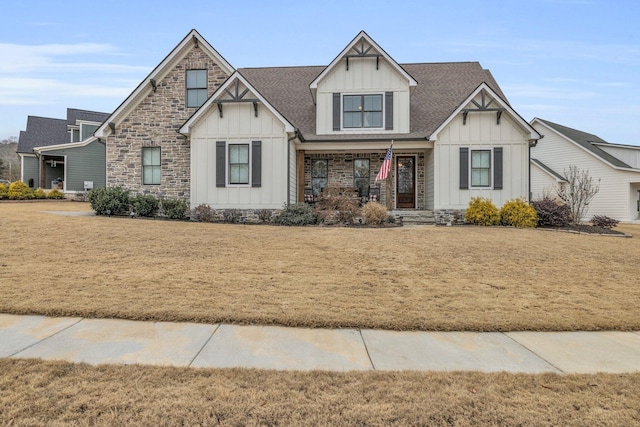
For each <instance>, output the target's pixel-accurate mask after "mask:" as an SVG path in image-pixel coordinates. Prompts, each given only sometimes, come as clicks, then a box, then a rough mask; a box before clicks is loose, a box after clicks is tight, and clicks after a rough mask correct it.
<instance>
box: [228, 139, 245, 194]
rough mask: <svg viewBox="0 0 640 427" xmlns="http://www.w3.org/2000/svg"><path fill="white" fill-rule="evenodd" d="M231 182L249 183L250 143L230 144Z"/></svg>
mask: <svg viewBox="0 0 640 427" xmlns="http://www.w3.org/2000/svg"><path fill="white" fill-rule="evenodd" d="M229 184H249V144H229Z"/></svg>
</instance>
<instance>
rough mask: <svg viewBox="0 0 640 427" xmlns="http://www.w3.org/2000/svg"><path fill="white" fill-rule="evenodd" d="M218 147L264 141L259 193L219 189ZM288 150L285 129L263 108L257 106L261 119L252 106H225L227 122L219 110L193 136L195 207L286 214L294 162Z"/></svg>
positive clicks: (211, 112)
mask: <svg viewBox="0 0 640 427" xmlns="http://www.w3.org/2000/svg"><path fill="white" fill-rule="evenodd" d="M218 141H225V142H226V143H247V144H251V143H252V141H261V184H260V187H251V186H229V187H217V186H216V173H217V170H216V143H217V142H218ZM287 144H288V142H287V134H286V132H285V127H284V124H283V123H282V122H281V121H280V120H278V119H277V118H276V117H275V116H274V115H273V114H272V113H271V112H270V111H269V110H268V109H267V108H266V107H265V106H264V105H261V104H259V105H258V117H255V113H254V109H253V105H252V104H251V103H225V104H224V105H223V117H220V114H219V112H218V109H217V108H215V106H214V108H211V109H210V110H209V111H208V112H207V114H206V115H205V116H204V117H203V118H202V119H201V120H199V121H198V122H197V123H195V124H194V126H193V128H192V130H191V199H190V202H191V207H192V208H194V207H196V206H198V205H200V204H207V205H210V206H211V207H213V208H214V209H281V208H282V206H283V204H284V203H286V202H287V175H288V174H287V167H288V166H289V163H290V161H291V160H290V158H289V157H288V153H287V151H288V150H287ZM294 156H295V153H294ZM252 160H253V159H252ZM225 174H226V171H225Z"/></svg>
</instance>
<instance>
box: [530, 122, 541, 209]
mask: <svg viewBox="0 0 640 427" xmlns="http://www.w3.org/2000/svg"><path fill="white" fill-rule="evenodd" d="M542 138H544V135H540V138H538V139H530V140H529V161H528V162H527V169H528V172H529V184H528V186H529V203H531V198H532V197H533V195H532V194H531V148H532V147H535V146H536V145H538V140H540V139H542Z"/></svg>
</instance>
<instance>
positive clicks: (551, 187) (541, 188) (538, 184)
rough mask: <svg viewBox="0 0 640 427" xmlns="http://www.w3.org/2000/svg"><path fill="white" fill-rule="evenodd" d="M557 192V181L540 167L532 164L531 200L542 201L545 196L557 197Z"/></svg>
mask: <svg viewBox="0 0 640 427" xmlns="http://www.w3.org/2000/svg"><path fill="white" fill-rule="evenodd" d="M534 159H535V157H534ZM556 191H557V181H556V179H555V178H554V177H553V176H551V175H549V173H547V171H545V170H544V169H542V168H541V167H540V166H538V165H536V164H535V163H531V200H537V199H542V198H543V197H544V195H545V194H548V195H549V196H551V197H555V195H556Z"/></svg>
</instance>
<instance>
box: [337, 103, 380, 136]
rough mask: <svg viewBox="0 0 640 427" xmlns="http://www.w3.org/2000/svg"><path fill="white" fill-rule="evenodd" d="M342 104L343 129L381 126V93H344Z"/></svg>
mask: <svg viewBox="0 0 640 427" xmlns="http://www.w3.org/2000/svg"><path fill="white" fill-rule="evenodd" d="M342 105H343V113H342V126H343V127H344V128H345V129H353V128H381V127H382V94H377V95H344V96H343V98H342Z"/></svg>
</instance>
